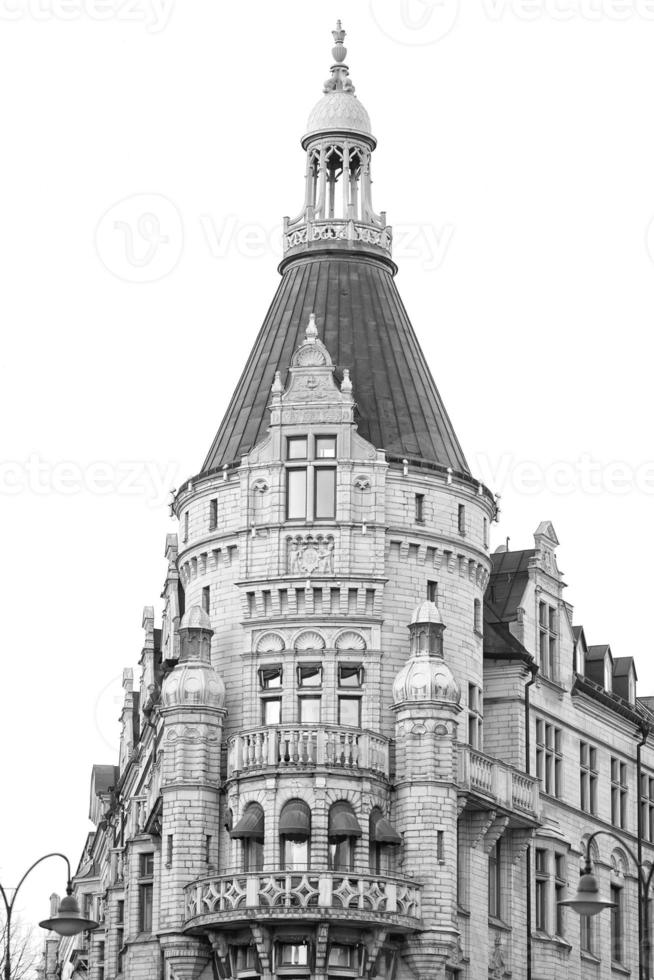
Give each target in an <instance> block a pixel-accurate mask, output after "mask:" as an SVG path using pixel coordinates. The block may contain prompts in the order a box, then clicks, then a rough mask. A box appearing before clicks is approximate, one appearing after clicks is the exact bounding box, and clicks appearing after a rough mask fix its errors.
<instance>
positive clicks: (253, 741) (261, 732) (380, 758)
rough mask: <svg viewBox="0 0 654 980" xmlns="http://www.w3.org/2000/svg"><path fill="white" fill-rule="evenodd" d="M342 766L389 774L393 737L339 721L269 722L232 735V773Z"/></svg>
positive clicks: (229, 751) (229, 761)
mask: <svg viewBox="0 0 654 980" xmlns="http://www.w3.org/2000/svg"><path fill="white" fill-rule="evenodd" d="M319 767H323V768H326V769H338V770H340V771H343V770H345V771H346V772H362V771H368V772H372V773H374V774H375V775H377V776H382V777H383V778H385V779H388V778H389V775H390V772H389V768H390V762H389V741H388V739H386V738H384V737H383V736H382V735H377V734H376V733H374V732H369V731H362V730H361V729H358V728H344V727H340V726H337V725H274V726H273V725H269V726H260V727H259V728H255V729H251V730H249V731H245V732H239V733H238V735H233V736H232V737H231V738H230V739H229V741H228V743H227V778H228V779H231V778H234V777H236V776H249V775H253V774H255V773H257V774H258V773H259V772H261V771H262V770H263V769H274V770H276V771H280V770H284V769H289V770H293V771H297V770H298V769H314V768H319Z"/></svg>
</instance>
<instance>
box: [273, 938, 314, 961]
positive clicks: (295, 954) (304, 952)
mask: <svg viewBox="0 0 654 980" xmlns="http://www.w3.org/2000/svg"><path fill="white" fill-rule="evenodd" d="M278 949H279V963H278V965H279V966H308V963H309V947H308V946H307V945H306V943H293V944H291V943H283V944H280V945H279V946H278Z"/></svg>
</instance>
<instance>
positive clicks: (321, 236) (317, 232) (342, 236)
mask: <svg viewBox="0 0 654 980" xmlns="http://www.w3.org/2000/svg"><path fill="white" fill-rule="evenodd" d="M324 241H337V242H345V241H351V242H360V243H363V244H366V245H374V246H376V247H377V248H380V249H382V250H383V251H384V252H387V253H388V254H389V255H390V252H391V245H392V241H393V233H392V230H391V228H390V227H388V226H387V225H384V226H381V225H380V226H377V225H371V224H366V223H365V222H362V221H354V220H350V219H345V218H340V219H339V218H333V219H331V220H329V221H312V222H303V223H302V224H299V225H291V224H288V225H286V227H285V228H284V253H286V252H287V251H289V249H292V248H297V246H298V245H307V244H308V243H310V242H324Z"/></svg>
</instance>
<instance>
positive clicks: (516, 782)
mask: <svg viewBox="0 0 654 980" xmlns="http://www.w3.org/2000/svg"><path fill="white" fill-rule="evenodd" d="M457 752H458V782H459V786H460V787H461V788H462V789H464V790H472V791H474V792H476V793H479V794H481V795H482V796H487V797H489V798H491V799H492V800H493V801H494V802H496V803H498V804H500V805H501V806H504V807H506V808H507V809H509V810H516V811H518V812H520V813H523V814H528V815H529V816H532V817H536V816H537V815H538V809H539V787H538V780H537V779H535V778H534V777H533V776H528V775H527V774H526V773H523V772H519V771H518V770H517V769H514V768H513V767H512V766H508V765H506V763H504V762H502V761H501V760H498V759H494V758H493V757H492V756H489V755H484V754H483V752H477V751H475V749H472V748H471V747H470V746H469V745H458V746H457Z"/></svg>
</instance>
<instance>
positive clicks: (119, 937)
mask: <svg viewBox="0 0 654 980" xmlns="http://www.w3.org/2000/svg"><path fill="white" fill-rule="evenodd" d="M116 922H117V925H118V928H117V929H116V972H117V973H122V972H123V955H124V954H123V946H124V945H125V940H124V937H125V902H124V900H123V899H122V898H121V899H119V900H118V902H117V903H116Z"/></svg>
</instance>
